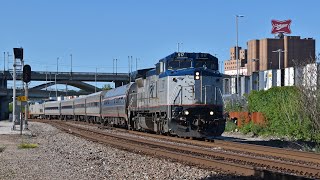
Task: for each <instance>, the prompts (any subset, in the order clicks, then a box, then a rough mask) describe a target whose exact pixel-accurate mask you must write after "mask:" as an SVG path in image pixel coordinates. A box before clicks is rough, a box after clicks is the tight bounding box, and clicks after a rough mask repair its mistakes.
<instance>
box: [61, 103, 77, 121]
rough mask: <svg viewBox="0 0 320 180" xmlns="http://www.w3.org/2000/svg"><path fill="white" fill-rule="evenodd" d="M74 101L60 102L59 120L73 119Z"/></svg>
mask: <svg viewBox="0 0 320 180" xmlns="http://www.w3.org/2000/svg"><path fill="white" fill-rule="evenodd" d="M73 103H74V100H73V99H67V100H63V101H61V102H60V104H61V105H60V106H61V119H64V120H68V119H73V118H74V109H73V107H74V105H73Z"/></svg>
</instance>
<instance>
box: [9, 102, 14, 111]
mask: <svg viewBox="0 0 320 180" xmlns="http://www.w3.org/2000/svg"><path fill="white" fill-rule="evenodd" d="M12 110H13V104H12V103H9V113H12Z"/></svg>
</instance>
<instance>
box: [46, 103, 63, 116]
mask: <svg viewBox="0 0 320 180" xmlns="http://www.w3.org/2000/svg"><path fill="white" fill-rule="evenodd" d="M44 113H45V116H46V119H52V118H53V119H60V118H61V117H60V115H61V111H60V101H50V102H46V103H45V105H44Z"/></svg>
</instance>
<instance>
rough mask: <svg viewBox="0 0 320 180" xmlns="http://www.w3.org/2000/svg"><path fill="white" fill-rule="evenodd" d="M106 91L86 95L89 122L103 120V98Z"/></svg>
mask: <svg viewBox="0 0 320 180" xmlns="http://www.w3.org/2000/svg"><path fill="white" fill-rule="evenodd" d="M105 93H106V91H100V92H97V93H93V94H90V95H88V96H86V98H85V99H86V100H85V107H86V120H87V121H88V122H100V120H101V109H100V107H101V98H102V97H103V96H104V95H105Z"/></svg>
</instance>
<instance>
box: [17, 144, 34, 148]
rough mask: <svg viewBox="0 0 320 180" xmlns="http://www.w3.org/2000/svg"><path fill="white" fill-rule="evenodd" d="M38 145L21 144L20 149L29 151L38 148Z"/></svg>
mask: <svg viewBox="0 0 320 180" xmlns="http://www.w3.org/2000/svg"><path fill="white" fill-rule="evenodd" d="M37 147H38V144H32V143H21V144H19V146H18V148H19V149H29V148H37Z"/></svg>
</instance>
